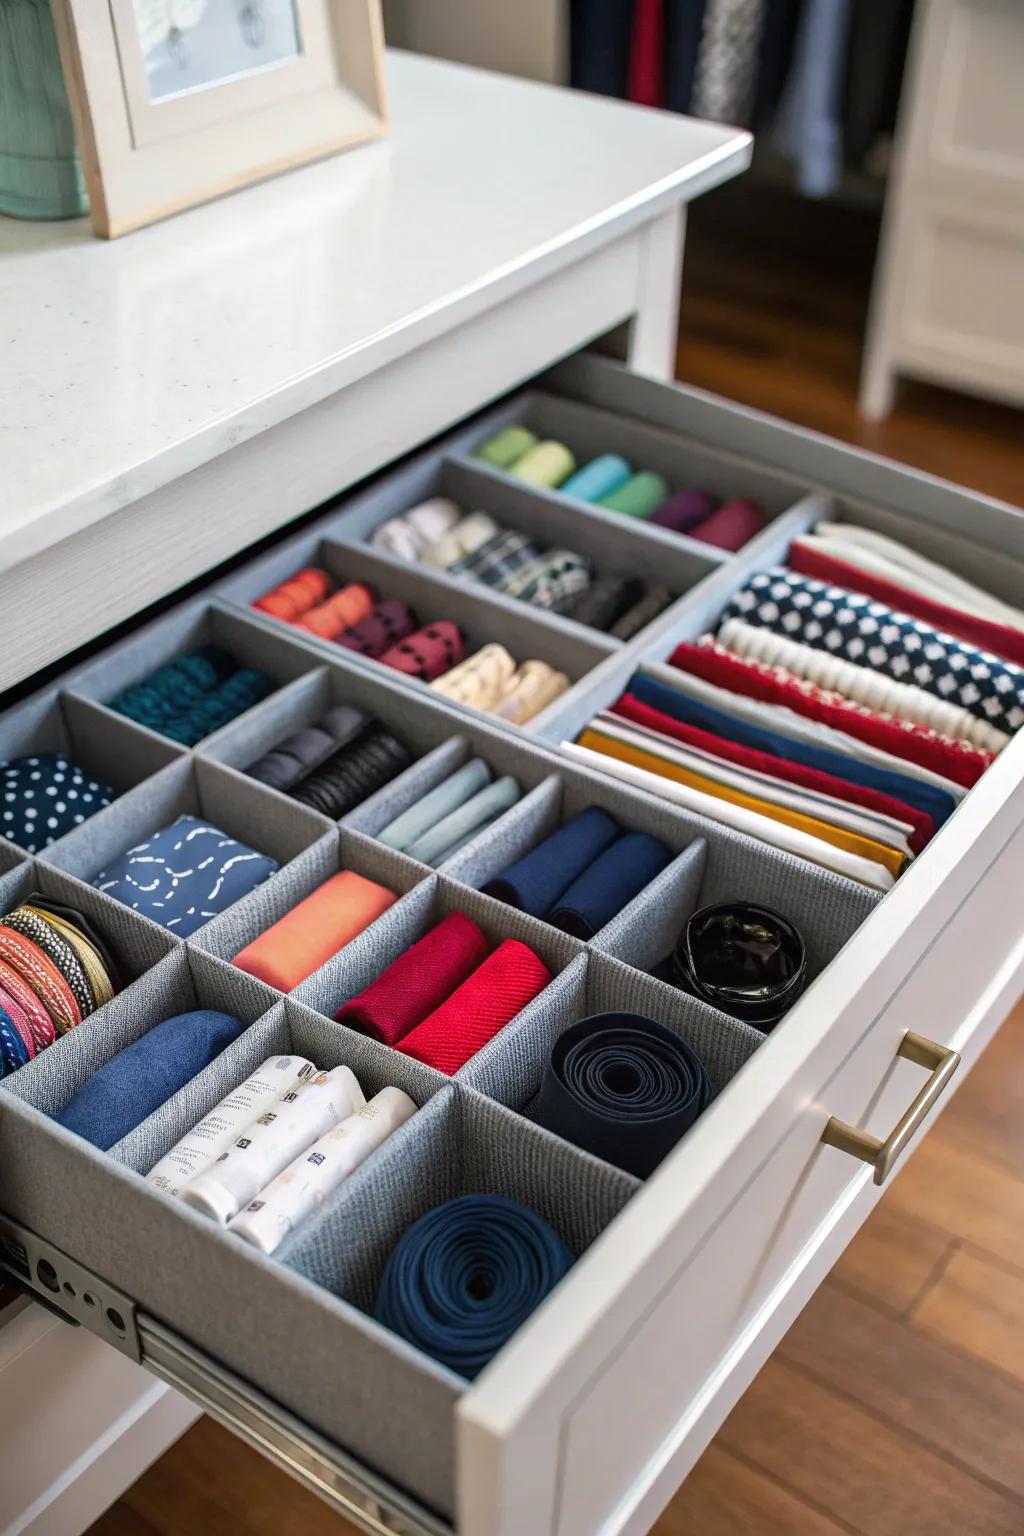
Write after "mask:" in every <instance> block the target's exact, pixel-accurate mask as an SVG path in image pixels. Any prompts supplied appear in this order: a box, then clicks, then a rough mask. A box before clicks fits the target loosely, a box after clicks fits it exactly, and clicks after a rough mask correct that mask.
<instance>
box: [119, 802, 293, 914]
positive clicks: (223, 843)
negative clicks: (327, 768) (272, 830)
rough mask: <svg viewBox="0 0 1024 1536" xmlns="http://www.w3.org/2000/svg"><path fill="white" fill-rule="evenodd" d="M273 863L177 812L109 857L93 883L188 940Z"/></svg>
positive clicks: (264, 876)
mask: <svg viewBox="0 0 1024 1536" xmlns="http://www.w3.org/2000/svg"><path fill="white" fill-rule="evenodd" d="M277 867H278V866H277V860H276V859H272V858H269V857H268V856H267V854H265V853H257V852H256V850H255V849H254V848H248V847H246V845H245V844H244V843H240V842H237V841H236V840H235V838H233V837H229V836H228V835H227V833H226V832H222V831H221V830H220V828H219V827H214V826H211V824H210V823H209V822H208V821H203V820H202V819H201V818H200V817H198V816H179V817H178V818H177V820H176V821H173V822H172V823H171V824H170V826H166V827H161V828H160V829H159V831H157V832H154V833H153V834H152V836H151V837H148V838H146V840H145V842H142V843H137V844H136V845H135V847H134V848H128V849H126V850H125V852H124V853H122V854H120V855H119V856H118V857H117V858H116V859H113V860H112V861H111V862H110V863H109V864H108V865H107V867H106V869H104V870H101V871H100V873H99V874H98V875H96V877H95V878H94V879H93V881H92V884H93V885H94V886H95V887H96V889H97V890H98V891H105V892H106V894H107V895H108V896H113V897H115V898H116V899H117V900H118V901H123V902H124V904H125V906H126V907H131V908H132V910H133V911H134V912H138V913H140V914H141V915H142V916H143V917H148V918H150V919H151V920H152V921H153V922H154V923H159V924H160V926H161V927H162V928H169V929H170V931H171V932H172V933H175V934H177V935H178V936H179V937H180V938H188V936H189V935H190V934H193V933H195V931H196V929H197V928H201V927H202V925H203V924H204V923H208V922H209V921H210V919H211V918H213V917H218V916H219V915H220V913H221V912H226V911H227V909H228V907H231V906H234V904H235V902H236V901H241V899H242V897H243V896H248V894H249V892H250V891H252V890H255V888H256V887H257V886H258V885H261V884H262V883H263V881H264V880H268V879H269V878H270V876H271V875H272V874H274V873H275V872H276V870H277Z"/></svg>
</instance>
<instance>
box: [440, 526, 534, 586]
mask: <svg viewBox="0 0 1024 1536" xmlns="http://www.w3.org/2000/svg"><path fill="white" fill-rule="evenodd" d="M540 556H541V550H540V547H539V545H537V544H532V543H531V542H530V540H529V539H528V538H526V536H525V535H524V534H522V533H517V532H516V531H515V529H514V528H503V529H502V531H501V532H500V533H496V534H495V536H494V538H493V539H488V540H487V543H486V544H481V546H480V548H479V549H475V550H474V551H473V553H472V554H470V555H464V556H463V558H462V559H461V560H456V562H455V564H454V565H450V566H449V567H448V574H449V576H466V577H468V578H469V579H470V580H471V581H482V582H484V583H485V585H486V586H488V587H499V588H500V587H501V585H502V583H503V582H504V581H507V580H508V578H509V577H510V576H513V575H514V574H515V572H516V571H518V570H521V569H522V568H523V566H524V565H532V564H533V562H534V561H535V560H539V559H540Z"/></svg>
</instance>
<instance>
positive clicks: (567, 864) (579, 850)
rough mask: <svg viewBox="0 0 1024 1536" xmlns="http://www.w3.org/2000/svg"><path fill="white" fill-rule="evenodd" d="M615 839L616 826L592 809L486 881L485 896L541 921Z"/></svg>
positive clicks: (617, 832)
mask: <svg viewBox="0 0 1024 1536" xmlns="http://www.w3.org/2000/svg"><path fill="white" fill-rule="evenodd" d="M618 835H619V828H618V823H617V822H615V821H614V820H613V819H612V817H611V816H609V815H608V812H607V811H602V810H601V809H600V808H599V807H598V806H596V805H592V806H591V807H590V809H589V810H586V811H580V813H579V815H578V816H573V817H572V819H571V820H569V821H567V822H566V823H565V825H564V826H562V827H559V828H558V831H557V832H552V834H551V836H550V837H546V838H545V839H544V841H543V842H542V843H538V844H537V846H536V848H532V849H531V850H530V852H529V853H527V854H525V855H524V857H523V858H521V859H518V860H517V861H516V863H515V864H510V865H509V867H508V869H505V870H502V872H501V874H500V875H496V876H495V878H494V879H493V880H489V881H488V882H487V884H486V885H485V886H484V894H485V895H486V896H496V897H497V898H498V900H499V901H504V902H507V904H508V905H509V906H510V907H518V908H519V910H520V912H529V913H531V914H532V915H533V916H534V917H543V915H544V913H545V912H549V911H550V910H551V908H552V907H553V906H554V905H555V902H556V901H558V899H559V898H560V897H561V895H562V894H563V892H565V891H567V890H568V889H569V887H570V885H572V883H573V881H574V880H576V879H577V878H578V877H579V876H580V875H581V874H582V873H583V871H584V870H585V869H586V868H587V866H588V865H589V864H592V863H593V862H594V860H595V859H596V858H597V857H598V855H599V854H601V853H603V852H604V850H605V849H606V848H607V847H608V845H609V844H610V843H612V842H614V840H615V838H616V837H618Z"/></svg>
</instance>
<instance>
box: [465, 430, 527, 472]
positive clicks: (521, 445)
mask: <svg viewBox="0 0 1024 1536" xmlns="http://www.w3.org/2000/svg"><path fill="white" fill-rule="evenodd" d="M536 441H537V434H536V433H535V432H530V431H529V430H528V429H527V428H526V427H503V428H502V430H501V431H500V432H498V433H496V434H495V436H494V437H489V438H488V439H487V441H486V442H485V443H482V444H481V446H480V447H479V448H478V449H477V450H476V452H475V453H474V454H473V457H474V458H475V459H483V461H484V463H485V464H494V465H495V466H496V467H497V468H498V469H510V468H511V466H512V465H513V464H514V463H515V462H516V460H517V459H521V458H522V456H523V454H524V453H527V452H528V451H529V450H530V449H531V448H532V447H533V446H534V444H535V443H536Z"/></svg>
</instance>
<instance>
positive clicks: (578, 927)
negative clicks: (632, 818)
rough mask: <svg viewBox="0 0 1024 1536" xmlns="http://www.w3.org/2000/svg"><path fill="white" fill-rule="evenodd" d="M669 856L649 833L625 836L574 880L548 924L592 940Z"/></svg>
mask: <svg viewBox="0 0 1024 1536" xmlns="http://www.w3.org/2000/svg"><path fill="white" fill-rule="evenodd" d="M671 857H672V855H671V853H670V852H669V850H668V849H667V848H666V847H665V844H664V843H662V842H659V840H658V839H657V838H656V837H652V836H651V835H650V833H648V832H626V833H624V834H623V835H622V837H617V838H616V839H615V841H614V843H612V845H611V847H609V848H606V849H605V850H604V852H603V853H599V854H598V856H597V858H596V859H595V860H594V862H593V863H592V864H589V865H588V866H587V868H586V869H585V870H584V871H583V873H582V874H581V875H580V876H578V878H577V879H575V880H574V881H573V883H572V885H570V887H569V889H568V890H567V891H565V892H564V894H563V895H562V897H561V898H560V900H559V902H558V904H557V906H554V907H552V909H551V911H550V912H548V913H547V921H548V922H549V923H551V924H552V925H553V926H554V927H555V928H561V930H562V932H563V933H569V934H572V936H573V938H575V939H592V938H593V937H594V934H595V933H597V932H598V931H599V930H600V929H601V928H603V927H604V925H605V923H608V922H610V921H611V919H612V918H613V917H615V916H616V915H617V914H618V913H619V912H621V911H622V909H623V907H626V906H628V905H629V903H630V902H631V901H632V900H633V898H634V897H635V896H638V895H639V894H640V892H641V891H642V890H644V889H645V887H646V886H648V885H650V883H651V881H652V880H653V879H654V878H655V876H656V875H660V874H661V871H662V870H663V869H664V868H665V866H666V865H667V864H668V862H669V860H670V859H671Z"/></svg>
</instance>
